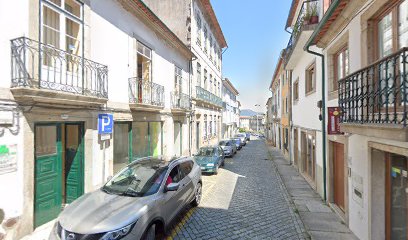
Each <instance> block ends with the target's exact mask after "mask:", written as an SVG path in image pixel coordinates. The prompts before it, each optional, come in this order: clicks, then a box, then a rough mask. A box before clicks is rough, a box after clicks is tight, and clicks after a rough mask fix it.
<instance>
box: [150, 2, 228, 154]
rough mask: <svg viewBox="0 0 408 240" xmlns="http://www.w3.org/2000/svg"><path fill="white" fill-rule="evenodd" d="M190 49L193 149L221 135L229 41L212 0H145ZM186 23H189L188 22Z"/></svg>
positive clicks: (211, 141) (213, 140)
mask: <svg viewBox="0 0 408 240" xmlns="http://www.w3.org/2000/svg"><path fill="white" fill-rule="evenodd" d="M144 2H145V3H146V4H147V5H148V6H149V7H150V8H151V9H153V11H154V12H155V14H157V15H158V16H159V17H160V18H161V19H163V21H164V22H165V23H166V24H168V26H169V27H170V29H171V30H172V31H173V32H175V33H176V35H177V36H178V37H179V38H180V39H182V41H183V42H184V43H185V44H186V45H187V46H188V47H189V48H190V49H191V51H192V52H193V53H194V55H195V56H196V58H195V59H194V61H193V62H192V64H191V71H192V78H191V79H190V82H191V88H190V93H191V96H192V100H193V101H192V106H193V111H192V114H191V120H190V123H191V130H192V131H191V133H192V134H191V149H192V151H193V152H195V151H197V150H198V149H199V148H200V147H201V146H204V145H211V144H216V143H218V141H219V140H220V139H221V135H222V52H223V49H224V48H226V47H227V42H226V40H225V38H224V35H223V33H222V30H221V27H220V25H219V23H218V20H217V17H216V15H215V13H214V10H213V8H212V6H211V3H210V1H209V0H182V1H156V0H145V1H144ZM186 23H187V24H186Z"/></svg>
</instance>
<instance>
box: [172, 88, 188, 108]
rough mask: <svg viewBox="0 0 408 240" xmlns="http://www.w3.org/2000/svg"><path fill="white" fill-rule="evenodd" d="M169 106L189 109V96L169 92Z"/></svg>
mask: <svg viewBox="0 0 408 240" xmlns="http://www.w3.org/2000/svg"><path fill="white" fill-rule="evenodd" d="M171 108H173V109H183V110H191V98H190V96H189V95H187V94H185V93H177V92H171Z"/></svg>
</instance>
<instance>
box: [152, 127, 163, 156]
mask: <svg viewBox="0 0 408 240" xmlns="http://www.w3.org/2000/svg"><path fill="white" fill-rule="evenodd" d="M149 131H150V155H151V156H159V155H161V154H162V152H161V149H162V130H161V122H150V123H149Z"/></svg>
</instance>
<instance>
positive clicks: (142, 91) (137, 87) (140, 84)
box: [129, 77, 164, 107]
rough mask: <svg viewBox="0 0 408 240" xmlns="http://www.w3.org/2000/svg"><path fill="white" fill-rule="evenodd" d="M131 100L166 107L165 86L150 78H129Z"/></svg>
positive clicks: (131, 101) (136, 102)
mask: <svg viewBox="0 0 408 240" xmlns="http://www.w3.org/2000/svg"><path fill="white" fill-rule="evenodd" d="M129 102H130V103H135V104H143V105H151V106H157V107H164V87H163V86H162V85H159V84H157V83H153V82H152V81H150V80H146V79H141V78H137V77H133V78H129Z"/></svg>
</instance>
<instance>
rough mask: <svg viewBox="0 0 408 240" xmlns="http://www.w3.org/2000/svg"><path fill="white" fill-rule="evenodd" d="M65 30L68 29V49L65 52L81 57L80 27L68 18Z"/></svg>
mask: <svg viewBox="0 0 408 240" xmlns="http://www.w3.org/2000/svg"><path fill="white" fill-rule="evenodd" d="M65 28H66V49H65V50H66V51H67V52H69V53H72V54H75V55H81V42H80V39H81V35H80V34H81V29H80V25H79V24H78V23H76V22H74V21H72V20H70V19H68V18H66V19H65Z"/></svg>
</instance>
